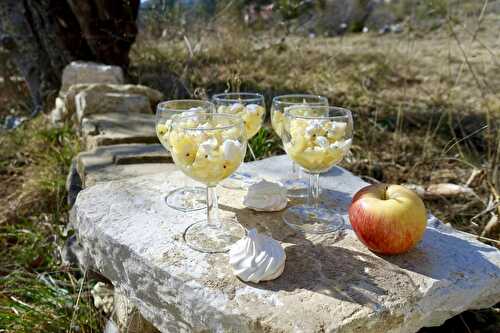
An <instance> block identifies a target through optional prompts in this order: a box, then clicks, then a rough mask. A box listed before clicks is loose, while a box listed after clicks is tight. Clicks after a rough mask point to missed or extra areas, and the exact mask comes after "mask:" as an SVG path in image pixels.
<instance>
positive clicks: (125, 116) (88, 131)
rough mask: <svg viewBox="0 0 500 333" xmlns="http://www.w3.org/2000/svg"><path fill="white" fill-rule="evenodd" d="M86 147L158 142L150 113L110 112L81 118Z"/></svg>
mask: <svg viewBox="0 0 500 333" xmlns="http://www.w3.org/2000/svg"><path fill="white" fill-rule="evenodd" d="M81 134H82V136H83V139H84V142H85V146H86V148H87V149H93V148H95V147H97V146H106V145H116V144H123V143H159V141H158V137H157V136H156V132H155V120H154V116H153V115H151V114H144V113H135V112H110V113H103V114H93V115H90V116H88V117H85V118H83V120H82V125H81Z"/></svg>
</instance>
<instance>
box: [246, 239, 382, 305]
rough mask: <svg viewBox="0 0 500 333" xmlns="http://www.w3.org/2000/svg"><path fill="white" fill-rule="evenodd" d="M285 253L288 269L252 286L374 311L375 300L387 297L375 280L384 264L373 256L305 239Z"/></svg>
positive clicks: (287, 248) (289, 247)
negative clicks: (312, 294) (313, 294)
mask: <svg viewBox="0 0 500 333" xmlns="http://www.w3.org/2000/svg"><path fill="white" fill-rule="evenodd" d="M297 240H298V239H297ZM285 251H286V255H287V265H286V267H285V270H284V272H283V274H282V276H281V277H280V278H278V279H276V280H274V281H269V282H265V283H261V284H252V286H254V287H255V288H260V289H266V290H272V291H288V292H293V291H298V290H301V289H304V290H309V291H312V292H316V293H320V294H323V295H326V296H330V297H333V298H336V299H339V300H342V301H346V302H351V303H356V304H361V305H368V306H371V307H373V308H378V307H379V302H378V301H377V297H378V296H382V295H387V289H386V288H384V287H383V286H381V285H379V284H378V283H377V280H378V279H379V277H377V276H376V275H377V272H379V271H380V270H382V269H383V267H384V266H385V264H384V262H383V261H382V260H378V259H376V258H374V257H373V256H370V255H367V254H365V253H362V252H359V251H354V250H351V249H347V248H342V247H338V246H334V245H330V241H327V244H323V243H320V244H314V243H313V242H311V241H308V240H306V239H302V240H298V241H297V243H296V244H294V245H292V246H288V247H286V249H285ZM372 272H375V274H373V273H372Z"/></svg>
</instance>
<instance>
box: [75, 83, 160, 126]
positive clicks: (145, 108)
mask: <svg viewBox="0 0 500 333" xmlns="http://www.w3.org/2000/svg"><path fill="white" fill-rule="evenodd" d="M75 104H76V116H77V119H78V122H81V121H82V119H83V117H86V116H89V115H91V114H96V113H99V114H102V113H108V112H129V113H133V112H138V113H152V112H151V106H150V104H149V100H148V98H147V97H146V96H143V95H136V94H121V93H101V92H96V91H82V92H80V93H78V94H77V95H76V96H75Z"/></svg>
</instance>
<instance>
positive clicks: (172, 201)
mask: <svg viewBox="0 0 500 333" xmlns="http://www.w3.org/2000/svg"><path fill="white" fill-rule="evenodd" d="M214 110H215V107H214V105H213V104H212V103H211V102H208V101H202V100H194V99H185V100H170V101H165V102H161V103H159V104H158V106H157V107H156V117H155V122H156V135H157V136H158V139H159V140H160V142H161V144H162V145H163V146H164V147H165V149H167V150H170V148H169V143H168V136H169V128H170V126H171V123H172V118H173V117H176V116H179V115H184V116H187V115H193V116H195V115H196V114H197V113H198V112H214ZM165 202H166V203H167V205H168V206H169V207H171V208H174V209H177V210H180V211H183V212H189V211H195V210H199V209H204V208H205V207H206V206H207V205H206V202H205V189H204V188H202V187H192V186H190V187H187V186H184V187H181V188H177V189H175V190H173V191H171V192H170V193H168V194H167V196H166V197H165Z"/></svg>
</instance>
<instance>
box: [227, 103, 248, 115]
mask: <svg viewBox="0 0 500 333" xmlns="http://www.w3.org/2000/svg"><path fill="white" fill-rule="evenodd" d="M244 107H245V106H243V104H241V103H233V104H231V107H230V108H229V110H230V111H231V113H237V112H240V111H241V109H243V108H244Z"/></svg>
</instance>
